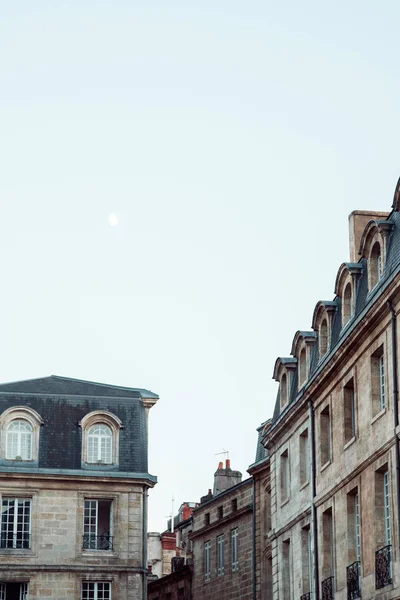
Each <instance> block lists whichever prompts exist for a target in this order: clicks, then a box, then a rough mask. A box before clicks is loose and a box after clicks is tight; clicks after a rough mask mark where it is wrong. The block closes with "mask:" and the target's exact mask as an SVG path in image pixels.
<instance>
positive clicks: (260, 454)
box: [254, 421, 267, 463]
mask: <svg viewBox="0 0 400 600" xmlns="http://www.w3.org/2000/svg"><path fill="white" fill-rule="evenodd" d="M266 423H267V421H264V423H261V425H260V426H259V427H257V433H258V436H257V446H256V458H255V460H254V463H257V462H259V461H260V460H263V459H264V458H265V457H266V456H267V451H266V449H265V448H264V446H263V445H262V438H263V435H262V433H263V430H264V427H265V424H266Z"/></svg>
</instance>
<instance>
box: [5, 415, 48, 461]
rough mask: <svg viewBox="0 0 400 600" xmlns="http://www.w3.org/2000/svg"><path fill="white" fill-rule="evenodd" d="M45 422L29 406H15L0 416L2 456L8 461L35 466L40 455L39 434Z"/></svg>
mask: <svg viewBox="0 0 400 600" xmlns="http://www.w3.org/2000/svg"><path fill="white" fill-rule="evenodd" d="M41 425H43V421H42V419H41V417H40V415H39V414H38V413H37V412H36V411H35V410H33V409H32V408H29V407H27V406H13V407H11V408H8V409H7V410H5V411H4V412H3V413H2V415H1V416H0V429H1V435H0V456H2V457H3V458H5V459H6V460H12V461H27V462H30V463H31V464H35V462H36V461H37V460H38V455H39V434H40V426H41Z"/></svg>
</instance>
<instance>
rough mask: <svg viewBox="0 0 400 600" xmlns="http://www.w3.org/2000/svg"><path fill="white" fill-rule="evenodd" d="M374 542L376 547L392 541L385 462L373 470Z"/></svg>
mask: <svg viewBox="0 0 400 600" xmlns="http://www.w3.org/2000/svg"><path fill="white" fill-rule="evenodd" d="M375 538H376V539H375V543H376V549H377V550H378V549H380V548H383V547H384V546H390V545H391V543H392V530H391V517H390V482H389V471H388V466H387V464H386V465H385V466H384V467H382V468H381V469H379V471H376V472H375Z"/></svg>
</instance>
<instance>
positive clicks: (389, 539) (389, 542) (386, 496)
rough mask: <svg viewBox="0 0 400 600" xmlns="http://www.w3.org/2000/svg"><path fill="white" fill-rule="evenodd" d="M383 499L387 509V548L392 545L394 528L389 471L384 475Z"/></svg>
mask: <svg viewBox="0 0 400 600" xmlns="http://www.w3.org/2000/svg"><path fill="white" fill-rule="evenodd" d="M383 497H384V507H385V540H386V546H391V545H392V528H391V522H390V488H389V471H385V472H384V474H383Z"/></svg>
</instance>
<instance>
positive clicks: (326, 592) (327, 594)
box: [321, 575, 334, 600]
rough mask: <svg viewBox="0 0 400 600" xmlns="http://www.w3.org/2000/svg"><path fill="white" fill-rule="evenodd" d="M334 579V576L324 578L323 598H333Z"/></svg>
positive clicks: (323, 599)
mask: <svg viewBox="0 0 400 600" xmlns="http://www.w3.org/2000/svg"><path fill="white" fill-rule="evenodd" d="M333 580H334V577H333V575H332V577H328V578H327V579H324V581H323V582H322V583H321V588H322V600H333V596H334V592H333Z"/></svg>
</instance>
